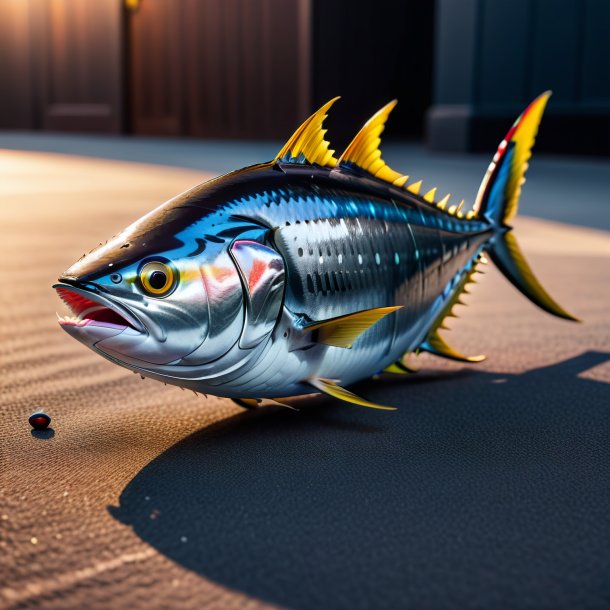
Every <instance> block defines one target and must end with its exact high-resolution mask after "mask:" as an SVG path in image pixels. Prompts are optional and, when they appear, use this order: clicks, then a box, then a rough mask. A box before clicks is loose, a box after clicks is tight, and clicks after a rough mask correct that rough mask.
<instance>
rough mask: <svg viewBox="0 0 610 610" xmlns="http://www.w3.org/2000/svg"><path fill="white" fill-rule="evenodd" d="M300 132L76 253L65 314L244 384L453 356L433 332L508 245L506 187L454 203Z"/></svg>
mask: <svg viewBox="0 0 610 610" xmlns="http://www.w3.org/2000/svg"><path fill="white" fill-rule="evenodd" d="M315 116H316V115H314V117H315ZM310 121H311V119H310ZM307 125H308V124H307V122H306V123H305V124H304V127H302V128H301V129H303V128H305V129H313V128H312V127H308V126H307ZM365 127H366V126H365ZM297 135H299V132H297V134H295V136H293V139H294V138H295V137H296V136H297ZM314 135H315V134H314ZM299 137H301V139H303V138H302V136H299ZM305 141H306V142H310V141H311V138H310V137H309V139H307V138H305ZM324 144H326V143H325V142H322V144H321V145H319V146H318V149H317V150H321V151H322V152H321V153H320V154H323V156H322V157H319V158H320V159H323V160H324V162H327V161H328V153H327V151H326V149H325V148H324ZM298 146H299V144H298V142H297V143H296V144H295V143H294V142H293V144H292V147H293V148H292V149H291V150H292V152H289V153H287V154H284V155H283V156H280V155H278V158H276V159H275V160H274V161H272V162H270V163H264V164H260V165H256V166H252V167H249V168H245V169H243V170H239V171H236V172H233V173H231V174H227V175H226V176H223V177H221V178H217V179H214V180H212V181H210V182H208V183H205V184H203V185H200V186H197V187H195V188H193V189H191V190H189V191H187V192H185V193H183V194H181V195H179V196H177V197H175V198H174V199H172V200H170V201H168V202H167V203H165V204H163V205H162V206H160V207H159V208H157V209H156V210H154V211H153V212H151V213H150V214H148V215H146V216H145V217H143V218H142V219H140V220H139V221H137V222H136V223H134V224H133V225H131V226H130V227H128V228H127V229H125V231H123V232H122V233H121V234H119V235H118V236H116V237H115V238H113V239H112V240H110V241H109V242H107V243H106V244H105V245H103V246H100V247H99V248H97V249H96V250H94V251H93V252H92V253H91V254H89V255H87V256H86V257H84V258H83V259H81V260H80V261H78V262H77V263H76V264H75V265H73V266H72V267H71V268H70V269H68V271H66V272H65V273H64V274H63V275H62V276H61V278H60V282H61V283H60V284H58V285H56V289H57V290H58V292H59V294H60V296H61V297H62V298H63V299H64V300H65V301H66V302H67V303H68V305H69V306H70V307H71V309H72V310H73V312H74V313H75V314H76V317H73V318H65V319H63V320H61V323H62V326H63V328H64V329H65V330H66V331H68V332H69V333H70V334H72V335H73V336H74V337H75V338H77V339H79V340H80V341H82V342H83V343H85V344H86V345H88V346H89V347H91V348H92V349H94V350H95V351H96V352H98V353H100V354H101V355H102V356H104V357H106V358H108V359H110V360H112V361H114V362H116V363H118V364H120V365H122V366H125V367H127V368H130V369H132V370H135V371H138V372H140V373H141V374H143V375H145V376H148V377H151V378H154V379H158V380H161V381H164V382H166V383H170V384H175V385H179V386H182V387H186V388H190V389H193V390H195V391H197V392H202V393H206V394H208V393H209V394H214V395H217V396H225V397H230V398H238V399H243V398H249V399H257V400H260V399H264V398H277V397H288V396H294V395H300V394H306V393H311V392H312V388H316V389H318V390H319V389H322V391H327V390H328V393H331V394H332V395H336V396H338V397H341V398H344V399H346V400H349V401H351V402H358V400H352V399H351V398H350V397H351V396H353V395H351V394H350V393H349V392H346V391H345V390H343V389H342V386H345V385H349V384H352V383H354V382H357V381H359V380H362V379H366V378H368V377H370V376H371V375H373V374H375V373H376V372H379V371H382V370H384V369H386V367H388V366H390V365H392V363H396V362H400V360H401V358H402V356H403V355H404V354H406V353H409V352H412V351H414V350H416V349H418V348H420V347H423V348H424V349H429V350H430V351H433V352H435V353H438V354H439V355H446V356H448V357H456V354H457V352H453V351H451V350H450V348H448V346H444V344H443V343H442V341H440V342H439V340H438V335H437V334H435V333H436V332H437V330H438V328H439V324H440V323H441V322H442V319H443V317H444V316H446V315H447V312H448V307H451V306H452V305H453V304H454V303H455V301H456V299H457V297H459V294H460V293H461V292H462V291H463V290H464V286H465V282H466V281H468V280H469V279H470V278H471V276H472V273H473V270H474V266H475V265H476V263H477V261H478V260H479V259H480V258H481V256H482V253H483V252H484V251H486V252H489V253H490V254H491V255H492V258H493V257H494V256H495V258H494V260H495V261H496V260H497V261H498V264H501V263H502V261H506V260H508V259H507V256H508V255H502V253H500V254H498V252H499V251H500V249H501V247H500V246H496V242H500V243H504V241H503V239H504V238H503V236H504V235H505V234H506V233H507V231H508V229H507V228H505V227H503V226H501V224H500V223H499V222H498V219H497V218H495V217H494V214H496V215H497V214H498V213H499V212H498V211H497V210H496V208H494V207H493V206H500V207H498V209H504V207H505V206H506V203H505V202H506V200H507V199H506V196H505V195H503V196H502V197H503V199H502V200H501V202H502V203H501V204H498V203H496V202H495V200H493V199H491V197H492V196H493V192H491V194H489V193H487V198H488V199H489V201H484V202H483V204H482V206H481V207H482V208H485V207H486V208H487V209H488V213H487V214H485V213H478V214H474V213H471V214H469V215H468V217H465V216H464V215H463V214H461V213H459V212H457V213H456V212H455V210H453V211H452V213H447V211H446V210H445V209H444V208H445V205H444V203H446V201H445V202H444V203H443V205H441V206H439V207H437V206H435V205H431V201H432V198H431V197H428V196H426V197H422V196H420V195H419V194H417V188H418V187H416V188H411V189H410V190H409V189H406V188H403V184H404V182H406V177H404V178H405V180H395V183H390V182H388V180H387V179H380V178H379V177H378V176H376V175H372V173H371V171H370V170H369V171H366V170H365V169H363V168H362V167H361V166H359V165H357V164H356V163H352V162H350V161H349V159H348V161H346V162H345V163H339V164H334V163H330V167H329V166H323V165H318V164H316V163H311V162H309V160H308V159H307V158H305V157H304V155H305V153H301V154H299V155H297V154H294V149H295V148H297V147H298ZM304 150H305V151H306V152H307V154H308V155H309V156H312V155H314V154H318V153H311V152H310V151H309V149H307V148H306V147H305V148H304ZM308 151H309V152H308ZM356 158H357V157H356ZM499 161H501V157H500V158H499V160H498V161H494V163H495V164H496V165H498V167H500V169H501V168H502V166H501V164H499ZM492 165H493V167H490V170H489V171H490V172H492V173H493V172H494V171H495V172H496V173H497V172H498V170H497V169H496V165H494V164H492ZM389 171H392V170H389ZM488 173H489V172H488ZM509 176H510V174H509ZM500 179H503V180H504V179H505V178H502V177H500V178H493V180H495V182H493V181H492V182H491V186H492V187H493V185H494V184H495V185H496V187H497V186H498V185H501V184H502V183H501V182H499V180H500ZM401 182H402V183H403V184H401ZM487 182H488V183H489V182H490V179H488V180H487ZM492 191H493V189H492ZM496 197H497V195H496ZM502 206H504V207H502ZM502 247H503V246H502ZM508 258H510V256H508ZM506 273H507V275H508V274H510V270H509V271H506ZM515 273H516V272H515ZM513 274H514V273H513ZM517 275H519V274H518V273H517ZM510 279H511V281H514V283H515V284H516V285H518V283H519V282H520V281H521V283H523V282H526V280H520V279H519V277H517V278H516V279H514V278H512V277H511V278H510ZM518 287H520V288H521V286H519V285H518ZM526 288H528V287H527V286H526ZM530 288H531V287H530ZM522 289H523V288H522ZM528 289H529V288H528ZM524 291H525V290H524ZM530 291H533V289H531V290H530ZM545 294H546V293H545ZM547 296H548V295H547ZM530 298H533V297H531V296H530ZM549 298H550V297H549ZM533 300H535V299H533ZM538 300H540V298H539V299H538ZM538 304H541V303H538ZM541 306H543V305H541ZM550 309H551V306H548V307H547V310H550ZM553 313H556V312H553ZM558 315H559V314H558ZM564 317H565V316H564ZM337 388H338V389H337ZM356 398H357V397H356ZM365 403H366V404H367V405H368V406H372V405H371V404H370V403H367V401H361V402H359V403H358V404H365Z"/></svg>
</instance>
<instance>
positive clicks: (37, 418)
mask: <svg viewBox="0 0 610 610" xmlns="http://www.w3.org/2000/svg"><path fill="white" fill-rule="evenodd" d="M28 421H29V422H30V426H32V428H34V430H46V429H47V428H48V427H49V424H50V423H51V418H50V417H49V416H48V415H47V414H46V413H43V412H42V411H37V412H36V413H32V415H30V418H29V419H28Z"/></svg>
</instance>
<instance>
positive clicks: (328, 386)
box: [308, 378, 396, 411]
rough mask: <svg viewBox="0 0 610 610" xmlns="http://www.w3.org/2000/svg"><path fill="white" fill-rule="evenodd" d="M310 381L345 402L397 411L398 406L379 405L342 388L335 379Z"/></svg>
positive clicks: (317, 387) (320, 389) (321, 390)
mask: <svg viewBox="0 0 610 610" xmlns="http://www.w3.org/2000/svg"><path fill="white" fill-rule="evenodd" d="M308 383H309V384H310V385H311V386H313V387H314V388H316V390H319V391H320V392H323V393H324V394H328V395H329V396H332V397H333V398H338V399H339V400H343V401H344V402H351V403H352V404H354V405H360V406H361V407H369V408H370V409H381V410H383V411H396V407H386V406H384V405H378V404H376V403H374V402H369V401H368V400H366V399H364V398H360V396H356V394H353V393H352V392H350V391H349V390H346V389H345V388H342V387H341V386H340V385H337V383H336V382H335V381H333V380H332V379H322V378H320V379H309V380H308Z"/></svg>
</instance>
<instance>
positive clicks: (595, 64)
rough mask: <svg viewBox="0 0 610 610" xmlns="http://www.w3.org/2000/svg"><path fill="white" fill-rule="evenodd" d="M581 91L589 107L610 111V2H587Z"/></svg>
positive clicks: (605, 0)
mask: <svg viewBox="0 0 610 610" xmlns="http://www.w3.org/2000/svg"><path fill="white" fill-rule="evenodd" d="M582 4H583V5H585V6H584V11H585V15H584V18H585V23H584V48H583V54H582V55H583V57H582V64H583V72H582V82H581V87H582V89H581V91H582V98H583V101H584V103H585V104H586V105H587V106H589V107H595V106H598V105H600V104H601V105H605V106H606V107H607V108H608V107H610V2H608V0H587V2H586V3H585V2H583V3H582Z"/></svg>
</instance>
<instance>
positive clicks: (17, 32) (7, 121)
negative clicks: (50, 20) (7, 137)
mask: <svg viewBox="0 0 610 610" xmlns="http://www.w3.org/2000/svg"><path fill="white" fill-rule="evenodd" d="M30 11H31V2H30V1H29V0H4V1H3V2H0V83H2V85H1V87H2V94H1V95H0V128H3V129H6V128H9V129H31V128H33V127H34V126H35V120H34V119H35V117H34V98H33V91H32V57H31V51H30V36H29V32H30Z"/></svg>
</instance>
